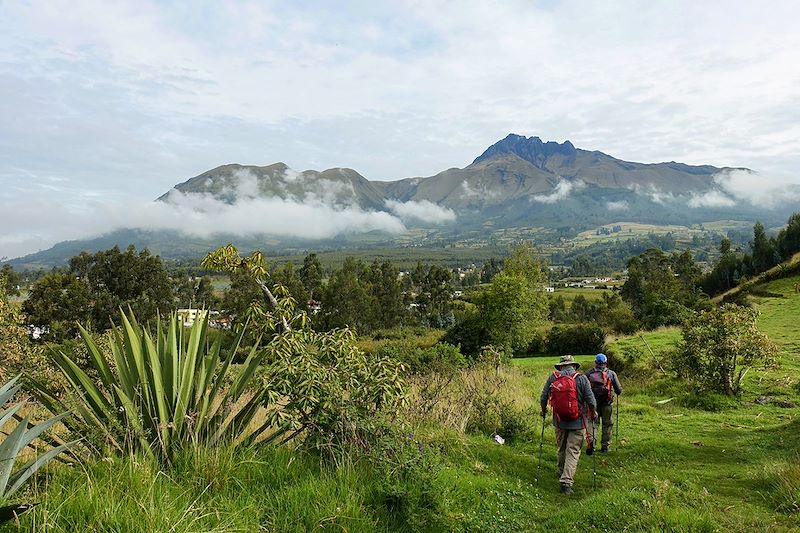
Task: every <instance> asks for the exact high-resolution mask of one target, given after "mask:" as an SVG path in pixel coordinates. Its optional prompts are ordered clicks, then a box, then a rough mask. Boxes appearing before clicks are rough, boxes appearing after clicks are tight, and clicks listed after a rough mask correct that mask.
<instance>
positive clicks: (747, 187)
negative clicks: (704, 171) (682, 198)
mask: <svg viewBox="0 0 800 533" xmlns="http://www.w3.org/2000/svg"><path fill="white" fill-rule="evenodd" d="M793 178H794V179H793ZM797 179H798V178H795V177H794V176H792V177H788V176H785V177H777V176H765V175H764V174H761V173H759V172H754V171H751V170H738V169H736V170H728V171H723V172H720V173H719V174H717V175H716V176H714V183H716V184H717V186H719V187H720V188H721V189H722V190H723V191H725V193H726V194H727V195H729V196H731V197H733V198H735V199H736V200H737V201H740V202H743V201H746V202H749V203H751V204H753V205H756V206H762V207H774V206H777V205H782V204H783V205H785V204H788V203H796V202H798V201H800V184H799V183H798V181H797Z"/></svg>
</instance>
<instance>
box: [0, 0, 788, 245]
mask: <svg viewBox="0 0 800 533" xmlns="http://www.w3.org/2000/svg"><path fill="white" fill-rule="evenodd" d="M762 5H763V6H764V7H762ZM799 15H800V4H798V3H797V2H793V1H783V2H782V1H775V2H770V3H769V4H760V3H756V2H730V1H706V2H681V1H674V2H672V1H671V2H657V1H656V2H652V1H651V2H644V1H642V2H593V3H589V2H555V1H547V2H533V1H530V0H525V1H513V0H512V1H506V2H485V1H472V0H461V1H457V2H454V1H425V2H423V1H408V2H322V1H319V2H270V1H259V2H223V3H217V2H207V3H203V2H186V3H169V2H147V1H141V0H140V1H136V2H114V3H111V2H103V1H98V2H83V1H69V2H66V1H65V2H3V1H0V116H2V117H3V119H2V126H1V127H0V185H2V187H0V225H1V226H2V227H4V228H5V230H4V232H3V233H2V234H0V257H3V256H8V257H13V256H17V255H20V254H23V253H29V252H31V251H35V250H37V249H41V248H44V247H47V246H49V245H51V244H53V243H54V242H57V241H58V240H63V239H65V238H76V237H80V236H82V235H85V234H86V233H87V232H89V231H90V230H91V229H92V228H94V227H96V226H97V224H98V223H100V221H98V220H97V218H96V217H95V215H96V213H97V212H98V206H100V205H102V206H104V207H103V210H104V212H108V211H113V210H114V209H115V206H119V208H120V209H124V208H125V207H124V206H129V205H132V204H133V203H144V202H149V201H150V200H152V199H154V198H156V197H158V196H160V195H161V194H163V193H164V192H165V191H167V190H169V189H170V187H172V186H173V185H174V184H176V183H178V182H181V181H184V180H186V179H188V178H189V177H192V176H194V175H197V174H199V173H201V172H203V171H205V170H208V169H210V168H213V167H216V166H218V165H221V164H225V163H231V162H238V163H242V164H257V165H267V164H271V163H274V162H276V161H283V162H285V163H287V164H288V165H289V166H290V167H292V168H294V169H296V170H304V169H318V170H322V169H325V168H329V167H338V166H346V167H351V168H354V169H356V170H357V171H359V172H360V173H361V174H362V175H364V176H365V177H367V178H368V179H379V180H385V179H399V178H404V177H411V176H428V175H432V174H434V173H436V172H438V171H440V170H443V169H446V168H449V167H454V166H457V167H463V166H465V165H467V164H469V163H470V162H471V161H472V159H474V158H475V157H476V156H477V155H479V154H480V153H481V152H482V151H483V150H484V149H485V148H486V147H487V146H489V145H490V144H492V143H493V142H495V141H497V140H499V139H501V138H503V137H505V135H506V134H508V133H509V132H514V133H519V134H522V135H538V136H540V137H541V138H543V139H545V140H557V141H563V140H565V139H570V140H571V141H572V142H573V143H574V144H575V145H576V146H578V147H581V148H586V149H597V150H602V151H604V152H606V153H609V154H611V155H614V156H616V157H619V158H622V159H626V160H632V161H641V162H658V161H669V160H676V161H682V162H686V163H690V164H706V163H707V164H713V165H717V166H745V167H749V168H752V169H754V170H757V171H758V172H759V177H758V183H757V184H758V185H761V184H763V183H764V182H765V181H767V182H771V183H772V182H774V183H785V182H791V181H794V182H796V181H800V177H796V176H800V173H798V172H797V171H798V168H800V105H799V104H800V52H799V51H800V32H797V31H796V25H797V20H798V18H800V17H798V16H799ZM755 185H756V183H750V182H747V181H746V180H742V182H741V183H738V184H737V186H739V187H741V188H742V189H747V188H748V187H751V186H755ZM109 206H111V207H109ZM31 210H33V211H34V212H35V213H38V216H37V220H34V221H32V220H31V217H30V215H29V213H30V212H31Z"/></svg>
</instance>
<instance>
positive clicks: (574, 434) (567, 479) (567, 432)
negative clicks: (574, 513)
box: [556, 428, 584, 486]
mask: <svg viewBox="0 0 800 533" xmlns="http://www.w3.org/2000/svg"><path fill="white" fill-rule="evenodd" d="M583 434H584V430H583V428H580V429H559V428H556V445H557V446H558V471H559V472H560V473H561V477H559V478H558V481H559V482H561V483H564V484H565V485H570V486H572V482H573V480H574V479H575V470H577V468H578V460H579V459H580V458H581V447H582V446H583Z"/></svg>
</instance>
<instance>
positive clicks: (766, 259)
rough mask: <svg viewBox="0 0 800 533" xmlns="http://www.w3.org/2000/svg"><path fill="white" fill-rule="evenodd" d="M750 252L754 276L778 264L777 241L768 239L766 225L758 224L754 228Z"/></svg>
mask: <svg viewBox="0 0 800 533" xmlns="http://www.w3.org/2000/svg"><path fill="white" fill-rule="evenodd" d="M750 250H751V255H752V258H753V266H752V274H759V273H761V272H764V271H766V270H769V269H770V268H772V267H774V266H775V265H776V264H778V263H777V261H776V253H775V252H776V244H775V240H774V239H770V238H768V237H767V234H766V232H765V231H764V225H763V224H761V222H756V223H755V225H754V226H753V240H752V241H750Z"/></svg>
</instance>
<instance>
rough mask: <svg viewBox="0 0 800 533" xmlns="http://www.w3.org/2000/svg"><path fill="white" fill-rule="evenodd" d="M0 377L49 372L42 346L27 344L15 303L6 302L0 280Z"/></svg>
mask: <svg viewBox="0 0 800 533" xmlns="http://www.w3.org/2000/svg"><path fill="white" fill-rule="evenodd" d="M0 356H1V357H2V363H0V380H6V379H9V378H10V377H12V376H14V375H16V374H19V373H22V372H23V371H24V372H25V373H26V374H27V375H28V376H30V377H36V378H40V377H43V378H45V379H49V377H50V376H51V375H52V372H51V371H50V366H49V365H48V364H47V361H46V358H45V356H44V353H43V350H42V348H41V347H40V346H37V345H34V344H31V342H30V340H29V338H28V333H27V331H26V329H25V327H24V326H23V317H22V315H21V313H20V312H19V308H18V306H16V305H14V304H12V303H10V302H9V301H8V298H7V297H6V294H5V288H4V286H3V284H2V283H0Z"/></svg>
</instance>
